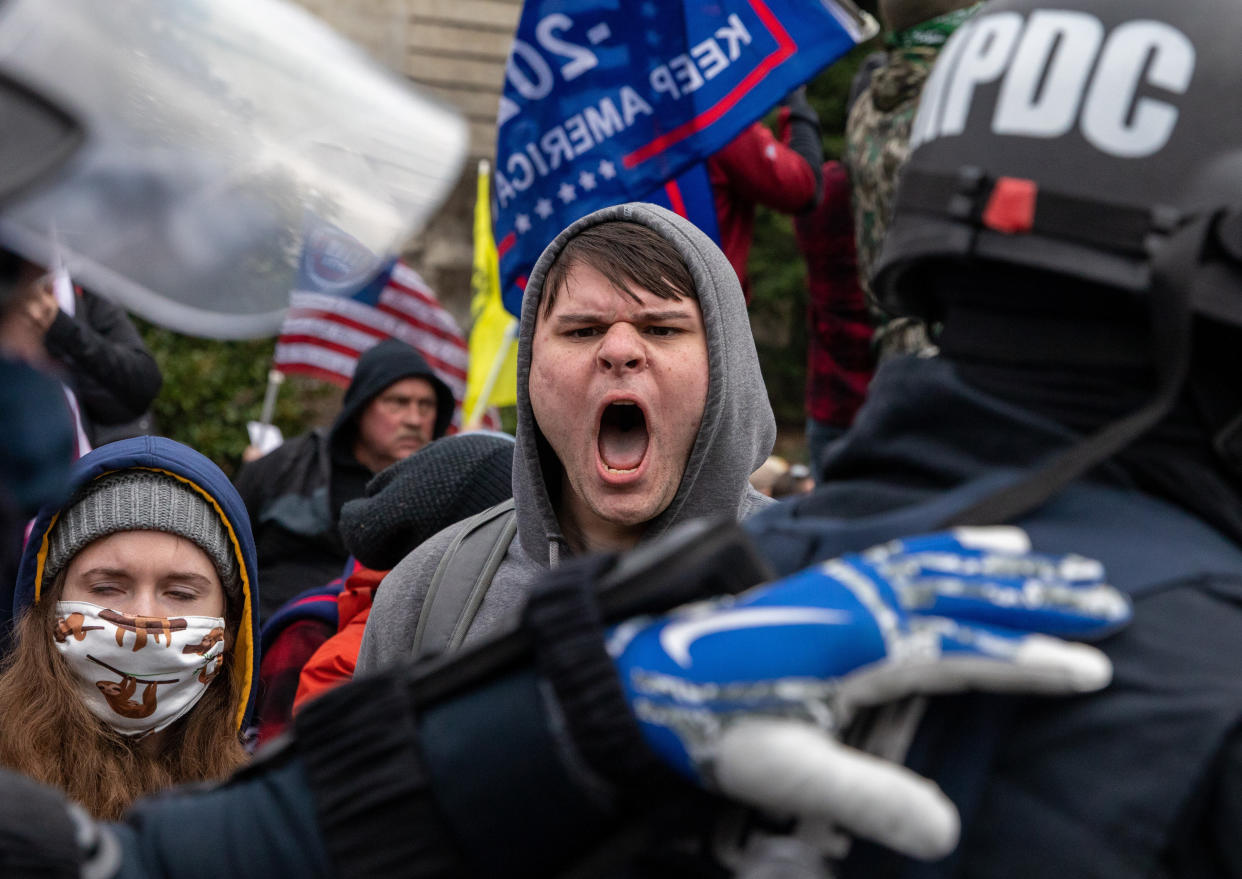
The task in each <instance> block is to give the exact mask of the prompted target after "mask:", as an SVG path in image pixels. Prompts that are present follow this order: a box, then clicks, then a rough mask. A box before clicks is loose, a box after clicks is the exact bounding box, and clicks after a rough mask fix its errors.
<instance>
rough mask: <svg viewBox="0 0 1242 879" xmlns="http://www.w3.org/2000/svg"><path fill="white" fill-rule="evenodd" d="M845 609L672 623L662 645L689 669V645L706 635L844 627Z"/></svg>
mask: <svg viewBox="0 0 1242 879" xmlns="http://www.w3.org/2000/svg"><path fill="white" fill-rule="evenodd" d="M852 619H853V618H852V617H851V615H850V614H849V613H847V612H845V611H843V610H830V609H828V608H813V607H741V608H737V609H736V610H731V611H727V612H725V613H717V614H713V615H712V616H708V617H702V618H700V619H694V620H683V621H680V622H672V623H669V624H668V625H667V626H665V627H664V628H663V630H661V632H660V646H661V647H663V648H664V652H665V653H667V654H668V655H669V656H671V657H672V658H673V661H674V662H676V663H677V664H678V665H680V666H681V667H682V668H689V667H690V645H691V644H693V643H694V642H695V641H697V640H699V639H700V638H703V637H705V636H707V635H715V634H717V633H719V632H732V631H735V630H737V629H758V628H763V627H764V626H843V625H847V624H849V623H850V622H851V621H852Z"/></svg>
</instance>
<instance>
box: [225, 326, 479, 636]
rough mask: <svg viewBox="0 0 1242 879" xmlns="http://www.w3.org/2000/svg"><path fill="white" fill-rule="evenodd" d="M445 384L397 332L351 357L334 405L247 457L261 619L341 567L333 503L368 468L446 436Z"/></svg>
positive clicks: (449, 409) (362, 485)
mask: <svg viewBox="0 0 1242 879" xmlns="http://www.w3.org/2000/svg"><path fill="white" fill-rule="evenodd" d="M453 408H454V401H453V393H452V391H450V390H449V388H448V386H447V385H446V384H444V382H443V381H441V380H440V379H439V378H438V377H437V376H436V374H435V373H434V372H433V371H432V369H431V367H430V366H429V365H428V364H427V361H426V360H424V359H423V358H422V356H421V355H420V354H419V353H418V352H417V351H415V350H414V349H413V348H412V347H410V346H409V345H407V344H406V343H405V342H401V341H399V340H397V339H386V340H385V341H383V342H380V343H379V344H378V345H376V346H375V347H373V348H370V349H369V350H367V351H366V352H365V353H364V354H363V355H362V357H360V358H359V360H358V366H357V368H356V369H355V370H354V378H353V381H352V382H350V385H349V389H348V390H346V392H345V400H344V402H343V404H342V406H341V411H340V413H339V414H338V415H337V417H336V420H335V421H334V422H333V423H332V427H331V428H330V429H328V430H327V431H325V430H323V429H322V428H316V429H314V430H311V431H308V432H306V433H304V434H302V435H301V436H297V437H294V438H293V439H291V440H288V441H286V442H285V443H284V444H283V445H282V446H280V448H278V449H276V450H275V451H273V452H271V453H270V454H268V455H265V456H264V457H262V458H260V459H259V460H257V461H254V462H251V463H249V464H246V465H245V466H244V467H243V468H242V470H241V472H240V473H238V475H237V478H236V480H235V482H236V484H237V490H238V491H239V492H240V493H241V496H242V499H243V500H244V501H245V502H246V509H247V510H248V511H249V512H250V522H251V527H252V528H253V529H254V535H255V542H256V544H257V546H258V554H259V579H260V582H261V583H263V598H262V607H261V608H260V611H261V617H262V618H263V619H266V618H267V617H268V616H269V615H270V614H271V613H272V612H273V611H275V610H276V608H278V607H280V605H281V604H283V603H284V602H285V601H287V600H289V599H290V598H292V597H293V596H294V595H296V594H298V593H299V592H301V591H303V590H304V589H308V588H310V587H312V586H319V585H322V584H323V583H326V582H328V581H329V580H331V579H332V578H333V577H336V576H338V575H339V574H340V573H341V567H342V566H343V565H344V563H345V559H346V558H347V557H348V555H349V552H348V550H346V548H345V545H344V543H343V542H342V540H341V537H340V534H339V533H338V529H337V522H338V520H339V518H340V512H341V506H342V505H343V504H344V503H345V502H346V501H350V500H353V499H354V498H359V497H362V496H363V494H364V493H365V489H366V485H367V482H368V481H369V480H370V478H371V477H372V476H373V475H374V474H376V473H378V472H379V471H381V470H383V469H384V468H385V467H387V466H389V465H390V464H394V463H396V462H397V461H400V460H402V459H404V458H406V457H408V456H409V455H412V454H413V453H414V452H416V451H418V450H419V449H421V448H422V447H423V446H425V445H427V443H429V442H431V441H432V440H433V439H438V438H439V437H441V436H444V433H445V431H446V430H447V429H448V426H449V422H450V421H451V420H452V418H453Z"/></svg>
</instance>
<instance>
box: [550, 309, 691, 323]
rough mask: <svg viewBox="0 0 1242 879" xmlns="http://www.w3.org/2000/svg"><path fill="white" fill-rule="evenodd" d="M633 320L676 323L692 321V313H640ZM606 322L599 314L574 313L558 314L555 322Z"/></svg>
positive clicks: (678, 311)
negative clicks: (678, 321)
mask: <svg viewBox="0 0 1242 879" xmlns="http://www.w3.org/2000/svg"><path fill="white" fill-rule="evenodd" d="M633 319H634V320H637V321H641V322H643V323H659V322H661V321H677V320H693V319H694V313H693V312H692V311H688V310H686V309H680V308H672V309H665V310H663V311H640V312H638V313H637V314H635V315H633ZM605 320H606V318H605V316H604V314H602V313H601V312H586V311H581V312H574V313H571V314H558V315H557V316H556V322H557V323H558V324H565V325H568V324H591V323H603V322H604V321H605Z"/></svg>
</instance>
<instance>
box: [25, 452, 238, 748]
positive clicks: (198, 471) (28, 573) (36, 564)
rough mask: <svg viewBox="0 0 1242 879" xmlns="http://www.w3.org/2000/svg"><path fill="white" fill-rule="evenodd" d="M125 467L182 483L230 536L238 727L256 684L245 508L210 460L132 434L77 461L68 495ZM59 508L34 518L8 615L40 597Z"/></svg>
mask: <svg viewBox="0 0 1242 879" xmlns="http://www.w3.org/2000/svg"><path fill="white" fill-rule="evenodd" d="M131 468H142V469H148V470H158V471H160V472H162V473H167V474H169V475H171V476H174V477H176V478H177V479H180V480H182V481H184V482H186V483H187V484H188V485H190V487H192V488H194V489H195V490H196V491H198V492H199V493H201V494H202V495H203V496H204V497H205V498H206V499H207V500H208V501H210V502H211V504H212V506H214V507H215V509H216V511H217V512H218V513H219V514H220V518H221V519H222V520H223V521H224V524H225V526H226V528H227V529H228V532H229V535H230V537H231V538H232V543H233V549H234V552H235V553H236V555H237V559H238V569H239V571H240V574H241V596H242V620H241V621H240V623H239V625H238V626H237V636H236V639H235V641H234V644H233V647H232V650H233V653H234V662H233V680H232V681H231V682H230V684H231V686H232V688H233V691H234V693H236V694H237V695H238V699H237V705H238V713H237V717H236V724H237V728H238V729H239V730H241V729H243V728H244V727H245V725H246V724H247V723H248V721H249V718H250V715H251V713H252V711H253V710H254V700H255V691H256V690H257V689H258V683H259V637H258V633H259V627H258V611H257V608H258V600H259V599H258V585H257V580H258V578H257V571H258V565H257V562H256V557H255V547H254V537H253V536H252V535H251V533H250V519H249V517H248V516H247V515H246V507H245V505H244V504H243V503H242V500H241V497H240V496H239V495H238V494H237V490H236V489H235V488H233V484H232V483H231V482H229V479H228V477H227V476H225V475H224V472H223V471H222V470H221V469H220V468H219V467H217V466H216V465H215V464H214V463H212V461H211V460H209V459H208V458H206V457H205V456H203V455H202V454H200V453H199V452H196V451H194V449H191V448H190V447H189V446H185V445H182V444H181V443H178V442H175V441H173V440H170V439H167V438H165V437H159V436H138V437H133V438H131V439H126V440H121V441H120V442H115V443H109V444H108V445H106V446H100V447H99V448H97V449H95V450H94V451H93V452H91V453H90V454H87V455H84V456H83V457H82V458H80V459H78V460H77V461H76V462H75V463H74V465H73V469H72V471H71V473H70V491H71V497H72V495H76V493H77V491H78V489H79V488H81V487H82V486H83V485H86V484H87V483H88V482H90V481H91V480H93V479H97V478H98V477H100V476H103V475H104V474H106V473H112V472H114V471H117V470H128V469H131ZM63 509H64V505H56V506H47V507H44V508H43V509H41V510H40V511H39V514H38V515H37V516H36V517H35V520H34V526H33V527H32V529H31V532H30V538H29V540H28V541H27V542H26V548H25V550H24V551H23V553H22V558H21V563H20V566H19V568H18V572H17V584H16V588H15V590H14V592H13V619H18V618H20V616H21V614H22V612H23V611H25V609H26V608H28V607H30V606H32V605H34V604H36V603H37V602H39V601H40V600H41V597H42V596H41V595H40V589H41V585H42V582H43V570H44V564H45V563H46V561H47V552H48V540H47V538H48V534H49V532H50V531H51V529H52V526H53V525H54V524H55V523H56V520H57V518H58V517H59V516H60V514H61V512H62V510H63Z"/></svg>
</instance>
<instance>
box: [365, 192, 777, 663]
mask: <svg viewBox="0 0 1242 879" xmlns="http://www.w3.org/2000/svg"><path fill="white" fill-rule="evenodd" d="M613 220H624V221H629V222H634V223H640V224H642V225H644V226H647V227H649V228H651V229H653V230H655V231H656V232H658V233H659V234H660V235H661V236H663V237H664V238H665V239H667V240H668V241H669V242H670V243H671V244H672V245H673V246H674V247H675V248H676V250H677V252H678V253H679V254H680V255H681V258H682V260H683V261H684V262H685V264H686V266H687V267H688V268H689V269H690V274H691V276H692V277H693V279H694V284H695V287H696V289H697V291H698V299H699V308H700V310H701V311H702V314H703V324H704V328H705V330H706V337H707V352H708V371H709V376H708V391H707V403H706V405H705V407H704V411H703V419H702V422H701V423H700V425H699V432H698V436H697V437H696V438H695V441H694V446H693V448H692V449H691V451H690V458H689V461H688V462H687V464H686V468H685V471H684V473H683V474H682V478H681V484H680V486H679V487H678V490H677V494H676V495H675V496H674V498H673V500H672V502H671V503H670V504H669V506H668V507H667V508H666V509H665V510H664V512H662V513H660V515H658V516H657V517H656V518H655V519H653V520H651V523H650V525H649V526H648V528H647V530H646V532H645V534H644V537H643V539H644V540H646V539H649V538H652V537H656V536H658V535H661V534H663V533H665V532H666V531H668V530H669V528H671V527H673V526H674V525H676V524H678V523H680V522H684V521H687V520H689V519H694V518H698V517H702V516H721V515H727V514H731V515H734V516H736V517H737V518H738V519H742V518H745V517H746V516H748V515H750V514H751V513H753V512H755V511H757V510H758V509H760V508H761V507H762V506H764V505H766V504H767V503H770V500H769V499H768V498H765V497H764V496H763V495H761V494H759V493H758V492H756V491H755V490H754V489H752V488H751V487H750V484H749V482H748V481H747V480H748V478H749V476H750V474H751V473H753V472H754V471H755V470H756V469H757V468H758V467H759V465H760V464H762V463H763V462H764V460H765V459H766V458H767V456H768V454H769V453H770V452H771V451H772V443H773V441H774V440H775V437H776V423H775V420H774V418H773V417H772V408H771V406H770V405H769V403H768V394H767V389H766V388H765V387H764V383H763V376H762V374H761V373H760V370H759V358H758V356H757V354H756V353H755V343H754V339H753V337H752V336H751V330H750V321H749V319H748V318H747V314H746V303H745V301H744V299H743V297H742V288H741V285H740V284H739V283H738V279H737V275H736V274H735V273H734V271H733V268H732V267H731V266H730V265H729V262H728V260H726V259H725V257H724V254H723V253H721V252H720V249H719V248H718V247H717V246H716V245H715V244H714V243H713V242H712V241H711V239H710V238H708V237H707V236H706V235H705V234H703V232H701V231H700V230H699V229H698V228H697V227H696V226H694V225H693V224H692V223H690V222H689V221H687V220H685V219H683V218H681V217H679V216H677V215H676V214H674V213H672V212H670V211H667V210H665V209H664V208H661V207H657V206H656V205H651V204H641V203H634V204H625V205H618V206H616V207H610V208H604V209H603V210H600V211H596V212H595V213H593V214H590V215H589V216H586V217H583V218H582V219H580V220H578V221H577V222H576V223H574V224H573V225H571V226H570V227H569V228H568V229H566V230H565V231H564V232H562V233H561V234H560V235H558V236H557V237H556V239H555V240H554V241H553V242H552V243H551V244H550V245H548V248H547V249H546V250H545V251H544V252H543V255H542V256H541V257H540V258H539V262H538V263H536V265H535V268H534V271H532V272H531V276H530V281H529V283H528V284H527V287H526V293H525V295H524V297H523V299H522V321H521V329H520V333H519V335H518V357H517V397H518V399H517V407H518V411H517V448H516V451H515V454H514V456H513V497H514V501H515V504H516V509H517V536H516V537H515V538H514V540H513V543H512V544H511V545H510V547H509V552H508V554H507V555H506V557H505V559H504V561H503V562H502V563H501V566H500V568H499V570H498V571H497V572H496V576H495V578H494V579H493V580H492V585H491V588H490V589H489V591H488V593H487V595H486V597H485V598H484V600H483V604H482V605H481V606H480V608H479V612H478V615H477V616H476V617H475V619H474V622H473V624H472V626H471V628H470V630H469V632H468V633H467V635H466V640H465V643H466V644H470V643H472V642H474V641H476V640H478V639H479V638H481V637H484V636H487V635H489V634H492V633H494V632H496V631H498V630H501V629H504V628H507V627H508V626H511V625H513V621H514V620H515V619H516V614H517V613H518V612H519V611H520V609H521V607H522V605H523V604H524V603H525V600H526V595H527V592H528V590H529V587H530V585H531V583H532V582H533V581H534V580H535V579H536V578H537V577H538V576H539V575H540V574H541V573H542V572H543V571H545V570H546V569H548V568H550V567H555V566H556V564H557V562H558V560H559V559H561V558H562V557H565V556H567V555H569V554H570V549H569V545H568V544H567V543H566V541H565V538H564V536H563V535H562V534H561V528H560V525H559V523H558V522H557V518H556V514H555V512H554V509H553V506H552V499H551V498H550V497H549V494H548V488H547V487H548V485H549V480H547V479H545V476H544V471H543V465H542V461H541V459H540V446H541V445H542V446H544V447H545V448H546V446H547V444H546V441H544V440H543V439H542V437H541V436H540V434H539V427H538V425H537V424H536V422H535V416H534V413H533V412H532V411H531V406H530V396H529V394H528V391H527V381H528V378H529V376H530V354H531V341H532V339H533V337H534V332H535V319H536V316H537V315H538V311H539V304H540V301H541V299H542V296H543V281H544V278H545V277H546V275H547V272H548V268H549V267H550V266H551V265H552V263H553V262H554V261H555V259H556V257H557V255H558V254H559V253H560V252H561V250H562V248H563V247H564V246H565V243H566V242H567V241H568V240H569V239H570V238H573V237H574V236H575V235H577V234H579V233H580V232H582V230H584V229H586V228H588V227H590V226H594V225H596V224H599V223H604V222H609V221H613ZM552 482H553V484H554V480H553V481H552ZM460 528H461V526H460V523H459V524H458V525H452V526H449V527H448V528H446V529H445V530H443V531H441V532H440V533H438V534H436V535H434V536H433V537H431V538H429V539H428V540H427V541H426V542H425V543H423V544H422V545H421V546H419V547H418V548H417V549H415V550H414V551H413V552H412V553H410V554H409V555H408V556H406V557H405V559H404V560H402V561H401V563H400V564H398V565H397V567H395V568H394V569H393V570H392V572H391V573H390V574H389V575H388V576H387V577H385V578H384V581H383V583H382V584H381V585H380V588H379V591H378V592H377V593H376V596H375V604H374V606H373V608H372V610H371V616H370V619H369V620H368V622H367V628H366V634H365V636H364V637H363V639H362V649H361V653H360V654H359V657H358V671H359V672H366V671H368V670H370V669H374V668H380V667H383V666H386V665H391V664H393V663H395V662H398V661H401V660H404V659H408V658H409V657H410V656H411V650H412V645H413V642H414V631H415V628H416V626H417V622H418V616H419V612H420V611H421V609H422V605H423V599H424V598H425V596H426V594H427V588H428V586H429V584H430V582H431V577H432V574H433V573H434V572H435V569H436V565H437V564H438V562H439V560H440V558H441V556H442V555H443V554H444V551H445V549H446V548H447V547H448V545H449V544H450V543H451V542H452V540H453V538H454V537H455V536H456V535H457V533H458V532H459V531H460Z"/></svg>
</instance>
